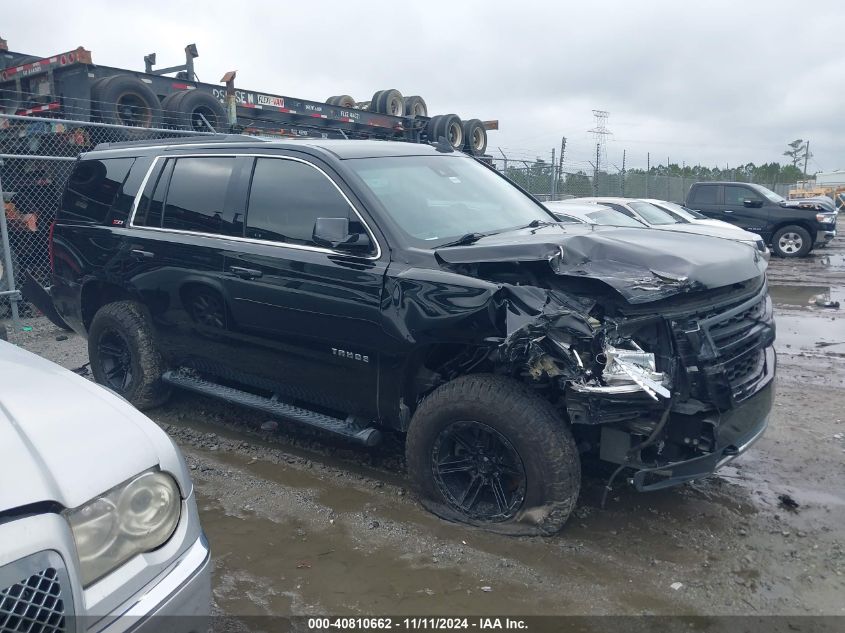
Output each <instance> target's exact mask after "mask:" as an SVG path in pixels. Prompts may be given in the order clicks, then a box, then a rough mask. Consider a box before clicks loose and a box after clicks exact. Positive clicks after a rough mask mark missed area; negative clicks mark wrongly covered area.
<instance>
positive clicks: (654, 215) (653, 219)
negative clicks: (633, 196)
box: [628, 202, 687, 224]
mask: <svg viewBox="0 0 845 633" xmlns="http://www.w3.org/2000/svg"><path fill="white" fill-rule="evenodd" d="M628 206H630V207H631V208H632V209H633V210H634V211H636V212H637V213H638V214H639V215H640V217H642V218H643V219H644V220H645V221H646V222H648V223H649V224H686V223H687V221H686V220H682V219H679V218H676V217H674V216H673V215H672V214H671V213H669V212H668V211H664V210H663V209H660V208H658V207H656V206H654V205H653V204H651V203H649V202H629V203H628Z"/></svg>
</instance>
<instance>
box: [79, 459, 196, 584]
mask: <svg viewBox="0 0 845 633" xmlns="http://www.w3.org/2000/svg"><path fill="white" fill-rule="evenodd" d="M181 510H182V499H181V496H180V494H179V486H178V485H177V484H176V482H175V481H174V479H173V477H171V476H170V475H168V474H166V473H162V472H158V471H149V472H146V473H143V474H141V475H139V476H138V477H136V478H134V479H132V480H130V481H128V482H126V483H123V484H121V485H119V486H117V487H116V488H112V489H111V490H110V491H108V492H107V493H105V494H103V495H101V496H99V497H97V498H96V499H92V500H91V501H89V502H88V503H86V504H84V505H82V506H80V507H78V508H75V509H73V510H71V511H69V512H68V513H67V515H66V516H67V519H68V521H69V523H70V528H71V531H72V532H73V539H74V541H75V542H76V552H77V554H78V556H79V563H80V565H81V570H80V572H81V574H82V584H83V586H85V587H87V586H88V585H90V584H91V583H93V582H94V581H95V580H98V579H100V578H102V577H103V576H105V575H106V574H107V573H109V572H110V571H112V570H114V569H116V568H117V567H119V566H120V565H122V564H123V563H125V562H126V561H127V560H129V559H130V558H132V557H133V556H135V555H136V554H141V553H142V552H148V551H150V550H154V549H156V548H157V547H159V546H160V545H163V544H164V543H165V542H167V540H168V539H169V538H170V537H171V535H172V534H173V532H174V530H175V529H176V525H177V524H178V523H179V515H180V514H181Z"/></svg>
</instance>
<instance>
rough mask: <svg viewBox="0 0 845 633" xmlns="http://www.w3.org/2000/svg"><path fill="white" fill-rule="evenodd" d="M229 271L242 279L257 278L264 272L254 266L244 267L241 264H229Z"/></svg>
mask: <svg viewBox="0 0 845 633" xmlns="http://www.w3.org/2000/svg"><path fill="white" fill-rule="evenodd" d="M229 272H230V273H234V274H235V275H237V276H238V277H240V278H241V279H256V278H257V277H261V276H262V275H263V274H264V273H262V272H261V271H260V270H255V269H254V268H243V267H241V266H229Z"/></svg>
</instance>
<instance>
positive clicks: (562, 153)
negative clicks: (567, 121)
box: [557, 136, 566, 191]
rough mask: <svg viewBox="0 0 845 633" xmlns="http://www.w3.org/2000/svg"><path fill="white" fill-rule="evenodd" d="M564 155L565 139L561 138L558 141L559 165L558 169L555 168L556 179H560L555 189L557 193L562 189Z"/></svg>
mask: <svg viewBox="0 0 845 633" xmlns="http://www.w3.org/2000/svg"><path fill="white" fill-rule="evenodd" d="M564 153H566V137H565V136H562V137H561V139H560V158H559V159H558V161H559V162H560V164H559V165H558V168H557V177H558V178H559V179H560V182H559V183H558V187H557V190H558V191H560V190H561V189H563V155H564Z"/></svg>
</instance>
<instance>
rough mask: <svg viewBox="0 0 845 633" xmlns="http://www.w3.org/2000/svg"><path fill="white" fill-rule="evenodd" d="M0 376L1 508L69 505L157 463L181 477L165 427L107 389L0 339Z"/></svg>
mask: <svg viewBox="0 0 845 633" xmlns="http://www.w3.org/2000/svg"><path fill="white" fill-rule="evenodd" d="M0 376H2V377H3V379H2V380H0V482H3V485H0V512H2V511H5V510H11V509H14V508H19V507H21V506H25V505H28V504H32V503H37V502H42V501H49V502H57V503H59V504H60V505H62V506H64V507H66V508H73V507H76V506H79V505H81V504H83V503H85V502H86V501H89V500H90V499H92V498H94V497H96V496H97V495H99V494H102V493H103V492H105V491H107V490H109V489H110V488H113V487H114V486H116V485H118V484H120V483H122V482H124V481H126V480H127V479H130V478H131V477H134V476H135V475H138V474H139V473H141V472H143V471H144V470H147V469H149V468H152V467H154V466H157V465H160V466H161V468H162V470H169V471H170V472H171V473H173V474H174V476H175V477H176V478H177V480H178V481H179V483H180V485H185V484H186V477H187V475H186V473H185V472H184V471H183V465H182V464H181V463H180V462H181V458H178V454H177V453H176V450H175V448H174V447H173V445H172V443H171V442H170V440H169V438H168V437H167V436H166V435H165V434H164V432H163V431H161V430H160V429H159V428H158V427H157V426H156V425H155V424H154V423H153V422H152V421H150V420H149V419H148V418H146V417H145V416H144V415H143V414H141V413H140V412H138V411H136V410H135V409H134V408H133V407H132V405H130V404H129V403H127V402H126V401H124V400H122V399H121V398H119V397H117V396H115V395H113V394H112V393H110V392H108V391H107V390H106V389H104V388H102V387H100V386H98V385H97V384H95V383H93V382H91V381H89V380H85V379H84V378H82V377H80V376H77V375H76V374H74V373H72V372H70V371H68V370H66V369H63V368H62V367H59V366H58V365H55V364H53V363H51V362H49V361H47V360H44V359H43V358H39V357H38V356H35V355H34V354H31V353H29V352H26V351H24V350H22V349H20V348H18V347H15V346H14V345H11V344H9V343H5V342H3V341H0ZM187 485H188V486H190V482H189V480H187Z"/></svg>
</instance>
